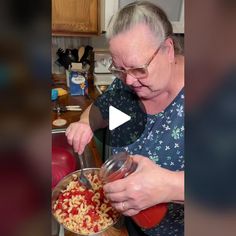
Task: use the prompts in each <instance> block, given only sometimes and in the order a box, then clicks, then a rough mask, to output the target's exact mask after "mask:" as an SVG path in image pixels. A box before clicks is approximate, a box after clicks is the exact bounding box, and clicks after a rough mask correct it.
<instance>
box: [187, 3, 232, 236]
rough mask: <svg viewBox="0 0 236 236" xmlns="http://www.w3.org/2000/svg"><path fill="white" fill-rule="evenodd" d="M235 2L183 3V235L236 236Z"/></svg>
mask: <svg viewBox="0 0 236 236" xmlns="http://www.w3.org/2000/svg"><path fill="white" fill-rule="evenodd" d="M235 42H236V1H231V0H205V1H195V0H185V85H186V90H185V91H186V104H185V108H186V122H185V124H186V125H185V127H186V135H185V140H186V141H185V150H186V151H185V155H186V156H185V158H186V175H185V176H186V191H185V193H186V207H185V235H191V236H195V235H198V236H199V235H201V236H203V235H214V236H218V235H236V184H235V180H236V171H235V169H236V44H235Z"/></svg>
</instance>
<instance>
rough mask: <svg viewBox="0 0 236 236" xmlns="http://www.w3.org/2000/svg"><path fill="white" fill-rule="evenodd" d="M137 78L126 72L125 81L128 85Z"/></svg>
mask: <svg viewBox="0 0 236 236" xmlns="http://www.w3.org/2000/svg"><path fill="white" fill-rule="evenodd" d="M136 80H137V79H136V78H135V77H134V76H132V75H130V74H126V78H125V83H126V84H127V85H132V84H133V83H134V82H135V81H136Z"/></svg>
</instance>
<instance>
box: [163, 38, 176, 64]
mask: <svg viewBox="0 0 236 236" xmlns="http://www.w3.org/2000/svg"><path fill="white" fill-rule="evenodd" d="M164 45H165V46H166V50H167V55H168V60H169V62H170V63H173V62H174V61H175V50H174V42H173V39H172V38H167V39H166V40H165V44H164Z"/></svg>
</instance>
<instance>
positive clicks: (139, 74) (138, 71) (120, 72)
mask: <svg viewBox="0 0 236 236" xmlns="http://www.w3.org/2000/svg"><path fill="white" fill-rule="evenodd" d="M160 48H161V46H159V47H158V48H157V50H156V51H155V52H154V53H153V55H152V56H151V58H150V59H149V60H148V62H147V63H146V64H144V65H142V66H138V67H135V68H127V69H118V68H116V67H115V66H114V65H113V63H112V64H111V65H110V66H109V68H108V70H109V71H110V72H111V73H112V74H113V75H114V76H115V77H117V78H119V79H123V78H125V77H126V75H127V74H129V75H131V76H133V77H135V78H136V79H143V78H146V77H147V76H148V66H149V65H150V64H151V62H152V60H153V59H154V58H155V56H156V55H157V53H158V52H159V50H160Z"/></svg>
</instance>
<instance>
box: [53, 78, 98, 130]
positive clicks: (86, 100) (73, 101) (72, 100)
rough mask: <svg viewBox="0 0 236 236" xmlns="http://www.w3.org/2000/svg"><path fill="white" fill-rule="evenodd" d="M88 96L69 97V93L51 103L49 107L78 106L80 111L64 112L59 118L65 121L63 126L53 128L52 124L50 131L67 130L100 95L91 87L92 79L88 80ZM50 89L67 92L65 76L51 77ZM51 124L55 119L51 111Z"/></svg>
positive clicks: (54, 114)
mask: <svg viewBox="0 0 236 236" xmlns="http://www.w3.org/2000/svg"><path fill="white" fill-rule="evenodd" d="M88 81H89V89H88V91H89V94H88V95H87V96H71V95H70V94H69V93H68V94H66V95H63V96H60V97H58V99H57V100H56V101H52V102H51V107H52V108H53V107H55V106H56V104H59V105H61V106H66V105H79V106H80V107H81V108H82V111H66V112H62V113H61V115H60V117H61V118H62V119H65V120H66V121H67V123H66V124H65V125H63V126H60V127H58V126H54V125H53V124H52V129H58V128H67V127H68V126H69V124H70V123H72V122H75V121H78V120H79V118H80V115H81V114H82V112H83V111H84V110H85V109H86V108H87V107H88V106H89V105H90V104H91V103H92V102H93V101H94V100H95V99H96V98H97V97H98V96H99V95H100V94H99V92H98V91H97V89H96V88H95V87H94V86H93V83H92V78H89V80H88ZM52 82H53V84H52V88H63V89H65V90H67V91H68V88H67V86H66V77H65V75H64V74H63V75H53V77H52ZM51 114H52V115H51V117H52V122H53V121H54V120H55V119H56V118H57V113H56V112H54V111H51Z"/></svg>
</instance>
